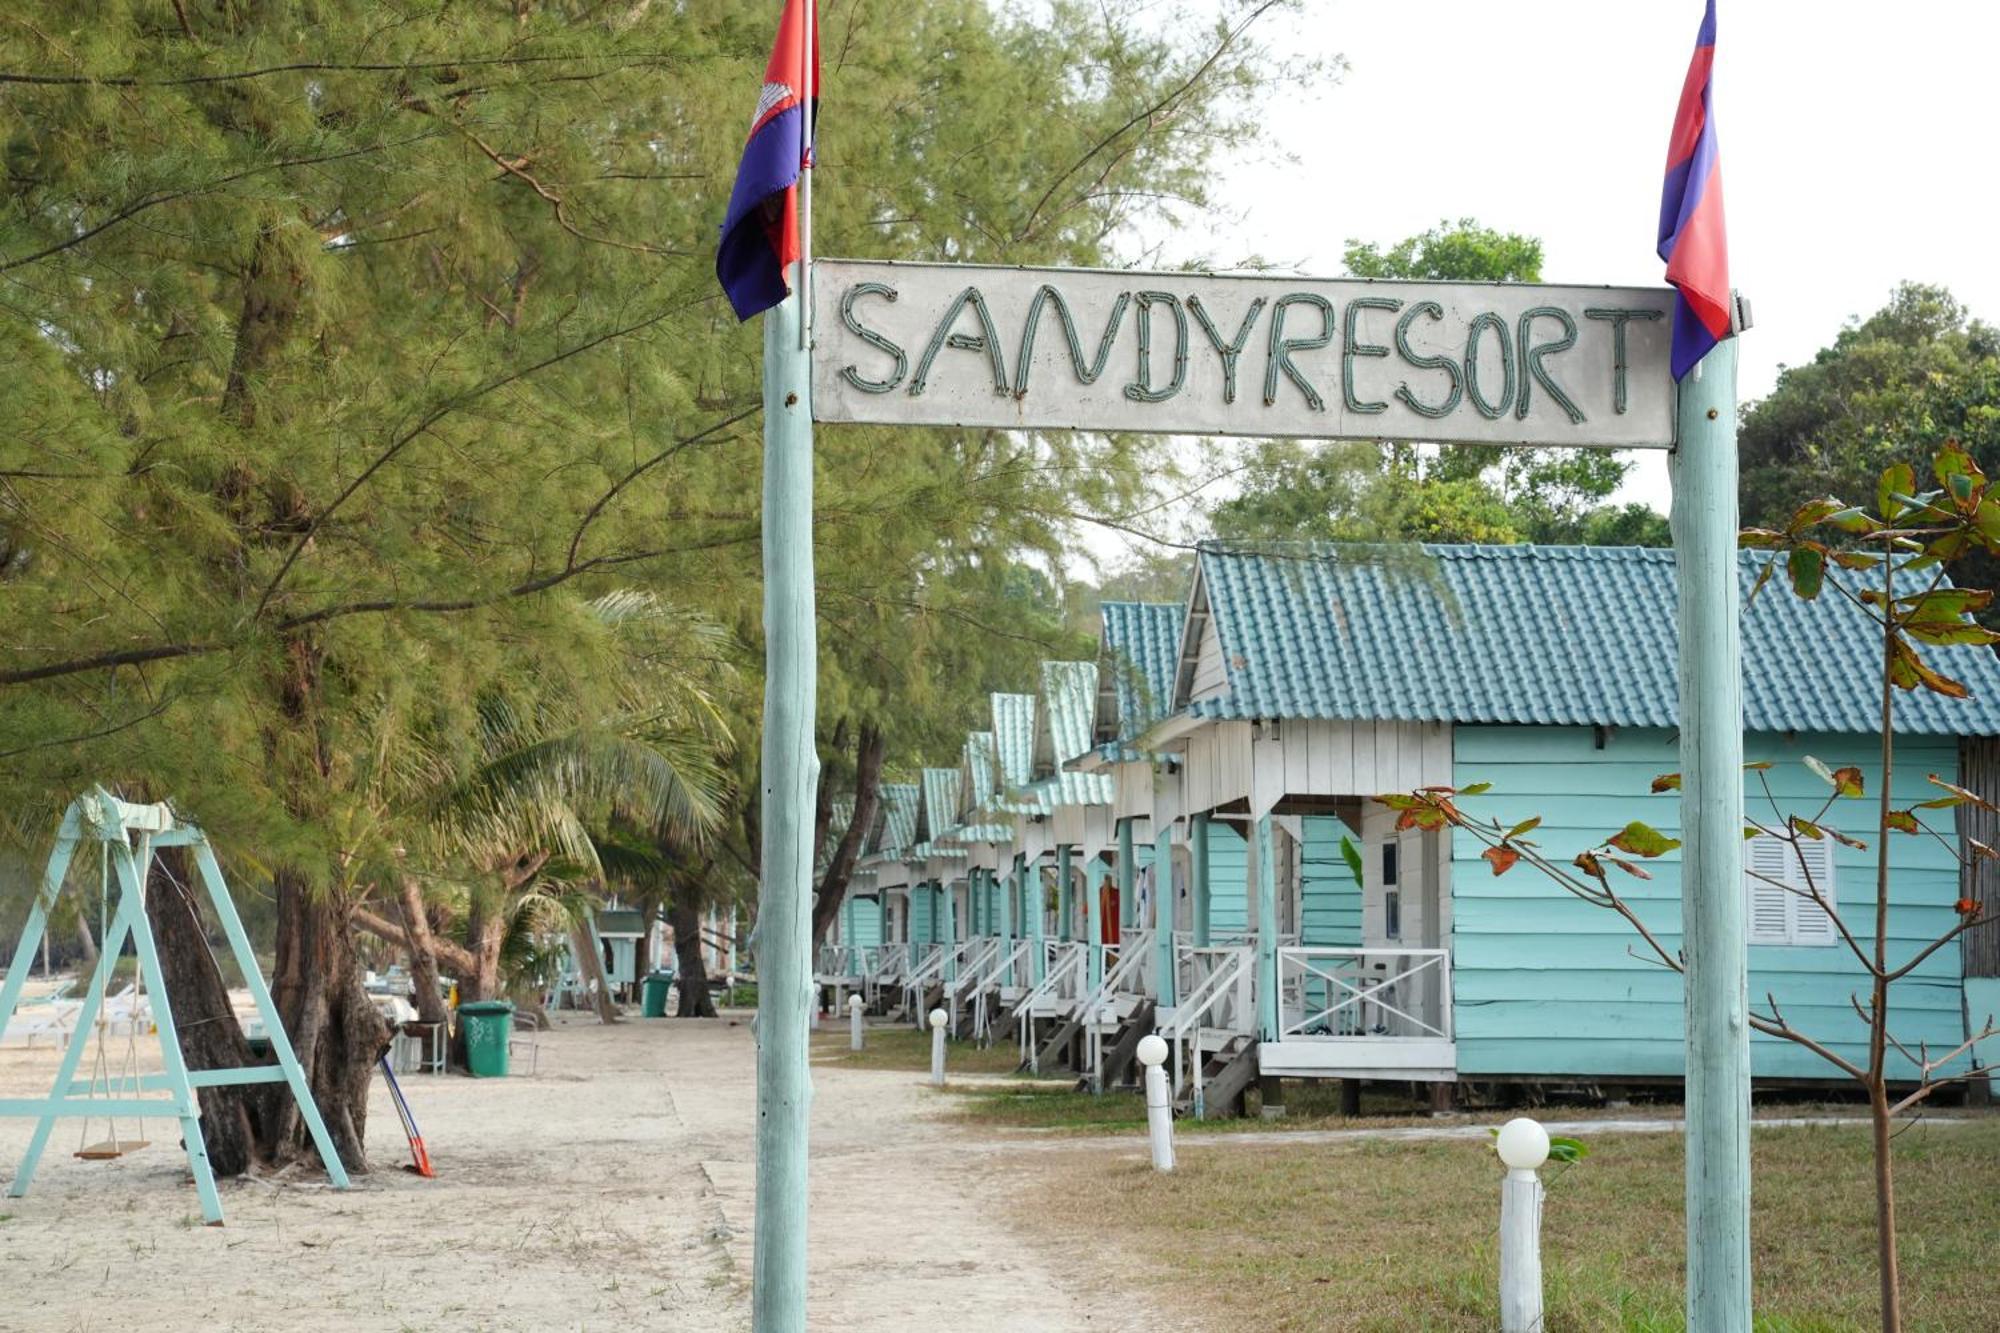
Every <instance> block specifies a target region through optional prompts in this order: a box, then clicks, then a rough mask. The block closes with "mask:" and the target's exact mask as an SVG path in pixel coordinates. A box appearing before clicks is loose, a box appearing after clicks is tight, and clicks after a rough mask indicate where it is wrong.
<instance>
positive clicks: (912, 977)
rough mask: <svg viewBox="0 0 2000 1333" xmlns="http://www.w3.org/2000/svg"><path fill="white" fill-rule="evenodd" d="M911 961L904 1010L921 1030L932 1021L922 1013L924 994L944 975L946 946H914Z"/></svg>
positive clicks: (906, 981) (911, 948)
mask: <svg viewBox="0 0 2000 1333" xmlns="http://www.w3.org/2000/svg"><path fill="white" fill-rule="evenodd" d="M910 960H911V961H910V970H909V972H908V974H907V975H905V976H904V978H903V1010H904V1013H905V1014H906V1015H907V1016H908V1017H909V1019H910V1021H911V1022H912V1023H914V1024H915V1025H916V1026H918V1027H920V1028H921V1027H924V1026H925V1025H926V1024H927V1023H928V1022H929V1021H930V1016H929V1015H928V1014H926V1013H924V1012H922V1010H923V1007H924V992H925V991H927V990H929V989H930V986H931V983H932V982H933V981H936V980H937V979H938V978H939V977H940V976H942V975H943V974H944V960H945V946H944V945H942V944H913V945H911V946H910Z"/></svg>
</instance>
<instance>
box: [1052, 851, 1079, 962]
mask: <svg viewBox="0 0 2000 1333" xmlns="http://www.w3.org/2000/svg"><path fill="white" fill-rule="evenodd" d="M1072 878H1073V876H1072V875H1071V874H1070V849H1069V848H1068V847H1067V846H1063V847H1058V848H1056V938H1057V939H1059V940H1068V939H1069V937H1070V924H1069V923H1070V918H1071V917H1072V916H1074V915H1075V914H1076V904H1075V901H1074V898H1075V892H1076V890H1075V886H1074V885H1072V884H1071V883H1070V881H1071V879H1072Z"/></svg>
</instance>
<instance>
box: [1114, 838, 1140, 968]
mask: <svg viewBox="0 0 2000 1333" xmlns="http://www.w3.org/2000/svg"><path fill="white" fill-rule="evenodd" d="M1137 856H1138V852H1137V851H1136V850H1134V848H1133V840H1132V821H1131V820H1129V819H1121V820H1119V821H1118V937H1119V938H1120V939H1123V938H1124V937H1125V932H1126V931H1128V930H1130V929H1132V912H1133V905H1132V900H1133V899H1135V898H1137V897H1138V896H1139V863H1138V861H1137V859H1136V858H1137Z"/></svg>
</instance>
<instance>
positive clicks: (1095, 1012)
mask: <svg viewBox="0 0 2000 1333" xmlns="http://www.w3.org/2000/svg"><path fill="white" fill-rule="evenodd" d="M1104 955H1105V957H1104V980H1103V982H1102V983H1101V984H1100V985H1099V986H1098V987H1097V989H1096V990H1094V991H1092V992H1091V993H1090V994H1089V995H1087V996H1085V997H1084V1000H1083V1006H1082V1014H1083V1016H1084V1018H1085V1020H1086V1021H1085V1023H1084V1028H1083V1030H1084V1042H1085V1045H1086V1048H1087V1053H1088V1056H1089V1065H1090V1086H1091V1091H1093V1092H1102V1091H1104V1034H1103V1033H1102V1032H1101V1031H1099V1030H1098V1029H1099V1027H1100V1024H1099V1023H1098V1022H1097V1021H1096V1020H1097V1019H1098V1017H1099V1016H1100V1015H1101V1014H1104V1013H1106V1012H1109V1013H1112V1014H1116V1013H1117V1003H1118V997H1119V996H1121V995H1145V994H1147V993H1148V992H1147V979H1148V974H1149V973H1150V972H1151V971H1152V959H1153V932H1152V931H1150V930H1132V931H1127V932H1126V933H1125V935H1124V937H1123V938H1122V939H1121V940H1120V941H1119V942H1118V943H1117V944H1107V945H1105V946H1104Z"/></svg>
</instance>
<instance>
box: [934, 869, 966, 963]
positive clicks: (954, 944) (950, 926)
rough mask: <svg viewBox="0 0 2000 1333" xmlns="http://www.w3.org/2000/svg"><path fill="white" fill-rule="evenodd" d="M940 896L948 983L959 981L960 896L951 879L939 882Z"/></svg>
mask: <svg viewBox="0 0 2000 1333" xmlns="http://www.w3.org/2000/svg"><path fill="white" fill-rule="evenodd" d="M938 896H939V898H940V903H939V907H938V910H939V911H940V912H941V913H942V914H943V916H944V979H945V980H946V981H957V980H958V958H957V956H956V955H957V953H958V902H957V899H958V894H957V893H956V892H954V891H953V889H952V887H951V881H950V880H949V879H944V880H940V881H939V885H938ZM967 896H968V897H970V896H971V895H970V894H968V895H967Z"/></svg>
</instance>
